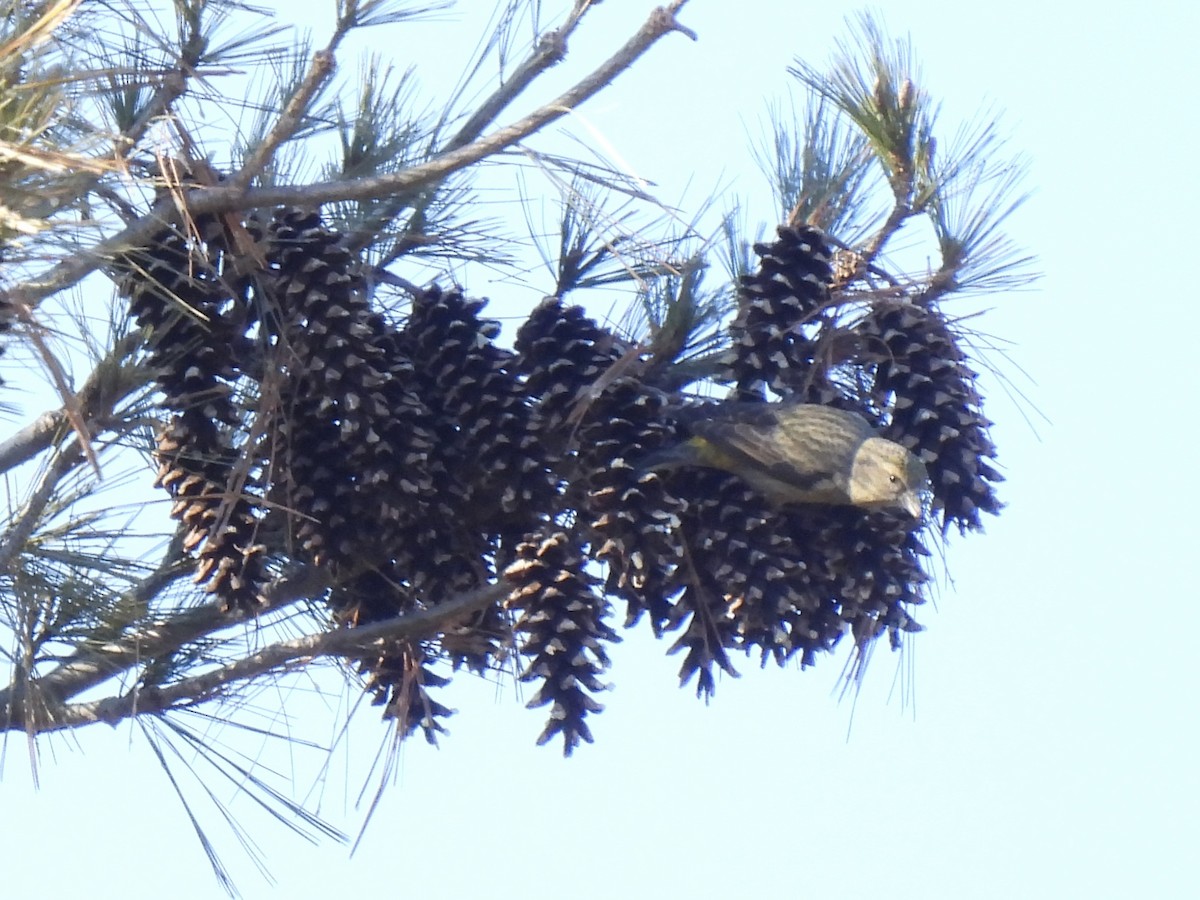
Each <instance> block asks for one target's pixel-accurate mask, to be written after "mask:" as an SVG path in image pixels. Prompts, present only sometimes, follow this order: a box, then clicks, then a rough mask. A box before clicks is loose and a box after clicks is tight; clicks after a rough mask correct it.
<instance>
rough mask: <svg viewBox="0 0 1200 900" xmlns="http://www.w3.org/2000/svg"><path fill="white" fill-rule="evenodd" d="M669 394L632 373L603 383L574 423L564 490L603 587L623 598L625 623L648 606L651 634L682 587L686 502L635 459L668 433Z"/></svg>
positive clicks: (664, 619) (661, 624) (665, 439)
mask: <svg viewBox="0 0 1200 900" xmlns="http://www.w3.org/2000/svg"><path fill="white" fill-rule="evenodd" d="M668 399H669V398H668V397H667V395H665V394H663V393H661V392H660V391H657V390H654V389H652V388H647V387H646V386H644V385H642V384H641V383H640V382H638V381H637V380H635V379H632V378H621V379H618V380H616V381H614V382H613V383H612V384H610V385H608V386H607V387H606V388H605V389H604V391H603V392H602V393H601V394H600V395H599V396H598V397H596V398H595V400H594V401H593V402H592V403H591V404H590V406H589V407H588V410H587V414H586V417H585V418H584V420H583V421H582V422H581V423H580V424H579V427H578V444H579V457H578V462H579V478H578V480H577V482H576V484H574V485H572V486H571V488H569V489H568V493H569V496H570V498H571V502H572V505H573V506H575V507H576V508H578V509H579V511H580V516H581V517H584V519H585V522H586V523H587V525H588V529H587V532H586V533H587V539H588V542H589V543H590V544H591V547H592V549H591V556H592V558H593V559H595V560H597V561H600V562H603V563H605V564H606V565H607V578H606V580H605V585H604V589H605V593H606V594H608V595H610V596H614V597H620V598H622V599H623V600H625V602H626V604H627V609H626V625H632V624H633V623H634V622H636V621H637V620H638V619H639V618H640V617H641V616H642V614H643V613H648V614H649V617H650V625H651V627H652V628H653V629H654V631H655V633H661V632H662V630H663V628H664V626H665V625H666V624H667V623H668V622H669V621H671V620H673V618H674V614H673V612H672V595H674V594H677V593H678V592H679V591H680V589H681V588H682V583H681V582H680V581H679V578H678V573H679V565H680V561H681V558H682V548H681V545H680V543H679V536H678V533H677V531H678V527H679V517H680V514H681V513H682V511H683V509H684V508H685V507H686V505H687V504H686V503H684V502H683V501H681V500H679V499H677V498H676V497H673V496H671V494H670V493H668V492H667V490H666V489H665V488H664V486H663V482H662V480H661V479H660V478H659V477H657V476H656V475H653V474H651V473H648V472H646V471H644V470H642V469H641V468H640V467H639V460H640V459H641V458H643V457H645V456H646V455H647V453H649V452H651V451H654V450H658V449H659V448H661V447H662V446H664V445H665V444H666V443H667V442H668V441H670V440H673V435H672V433H671V429H670V426H669V423H668V421H667V418H666V407H667V403H668ZM581 492H586V493H582V496H581V495H580V494H581Z"/></svg>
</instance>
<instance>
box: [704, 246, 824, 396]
mask: <svg viewBox="0 0 1200 900" xmlns="http://www.w3.org/2000/svg"><path fill="white" fill-rule="evenodd" d="M778 234H779V239H778V240H776V241H775V242H774V243H771V244H755V245H754V251H755V253H757V254H758V255H759V256H760V257H761V261H760V263H759V268H758V271H757V272H755V273H753V274H751V275H744V276H742V279H741V284H740V285H739V287H738V314H737V316H736V318H735V319H734V320H733V322H732V323H731V324H730V326H729V333H730V339H731V342H732V345H733V346H732V348H731V349H730V350H729V351H728V353H727V354H726V357H725V359H724V365H725V369H726V372H725V375H724V379H725V380H728V381H732V382H733V383H734V384H735V386H736V388H737V391H738V395H739V396H741V397H743V398H751V397H762V396H763V391H764V389H766V388H769V389H770V390H772V391H774V392H776V393H779V394H791V393H795V392H797V391H800V390H801V389H802V388H803V386H804V385H805V384H807V383H808V382H809V381H811V378H812V375H811V370H812V369H813V368H814V366H815V365H816V354H817V339H816V338H817V335H816V331H817V326H818V325H819V324H820V316H821V313H822V312H823V311H824V310H825V309H826V308H827V307H828V306H829V283H830V278H831V277H832V276H831V269H830V253H829V247H828V245H827V244H826V243H825V238H824V236H823V235H822V234H821V232H820V231H819V230H818V229H816V228H813V227H811V226H807V225H799V226H780V227H779V229H778ZM814 399H815V398H814Z"/></svg>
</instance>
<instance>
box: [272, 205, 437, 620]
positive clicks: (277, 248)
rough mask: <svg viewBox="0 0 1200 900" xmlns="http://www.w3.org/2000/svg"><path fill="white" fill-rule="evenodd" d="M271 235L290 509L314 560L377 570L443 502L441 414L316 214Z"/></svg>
mask: <svg viewBox="0 0 1200 900" xmlns="http://www.w3.org/2000/svg"><path fill="white" fill-rule="evenodd" d="M268 238H269V240H268V249H267V260H268V270H267V272H266V273H264V275H263V277H262V283H263V285H264V293H265V295H266V297H267V302H268V303H271V304H274V306H275V310H274V312H273V316H274V317H276V318H277V319H278V321H279V324H278V329H279V337H278V341H277V346H276V347H275V348H273V352H274V353H275V355H276V358H277V359H278V362H279V365H278V366H277V369H278V370H279V371H280V372H281V373H282V375H281V382H282V383H281V384H280V385H279V396H280V401H279V409H280V415H279V425H278V428H279V435H280V443H281V444H282V446H283V456H284V462H285V464H284V465H283V467H282V474H283V479H284V482H285V484H284V490H283V494H284V497H283V502H284V503H285V504H286V506H287V508H289V509H292V510H294V512H295V513H296V516H295V522H296V525H295V527H296V539H297V541H298V543H299V544H300V546H301V548H302V549H303V550H304V551H305V552H306V554H307V555H308V556H309V558H310V559H311V560H312V561H313V562H315V563H317V564H319V565H331V566H332V567H333V568H334V569H335V571H340V570H341V569H342V568H346V567H348V568H350V569H353V568H355V567H359V566H362V565H365V564H372V563H378V562H380V561H382V560H386V559H387V558H388V556H389V554H391V553H394V552H397V550H396V548H397V547H398V546H401V545H400V536H401V534H402V533H406V532H407V529H408V528H409V527H411V526H412V525H413V523H415V522H417V521H420V520H421V519H422V518H423V517H424V516H426V515H428V514H429V512H430V510H431V509H434V508H435V507H436V502H435V495H436V493H437V490H438V488H437V486H436V485H435V480H436V479H435V475H437V474H439V473H437V472H436V471H435V467H434V464H433V461H432V459H431V450H432V449H433V448H434V446H435V443H436V442H435V437H434V427H433V425H434V422H433V415H432V413H431V412H430V411H429V409H428V408H427V407H426V405H425V404H424V402H423V401H422V400H421V398H420V397H419V395H418V394H417V392H416V387H417V385H416V383H415V376H414V372H413V365H412V361H411V359H409V357H408V356H407V354H406V353H405V352H404V348H403V342H402V341H401V340H400V339H399V338H398V336H397V335H396V334H395V332H394V331H393V330H392V329H390V327H389V326H388V325H387V324H386V323H385V322H384V321H383V319H382V318H381V317H380V316H379V315H377V314H376V313H374V312H373V311H372V310H371V308H370V305H369V302H368V299H367V297H366V294H365V285H364V283H363V280H362V278H361V276H360V274H359V266H358V262H357V260H356V259H355V258H354V256H353V255H352V254H351V253H350V252H349V251H348V250H347V249H346V247H345V245H344V242H343V240H342V237H341V236H340V235H338V234H337V233H335V232H333V231H330V230H329V229H327V228H325V227H324V225H323V224H322V223H321V220H320V216H319V215H318V214H317V213H315V212H309V211H305V210H300V209H290V208H289V209H283V210H279V211H277V213H276V216H275V219H274V221H273V222H272V224H271V227H270V229H269V230H268ZM398 608H399V602H398V603H397V611H398ZM355 618H357V617H356V616H355Z"/></svg>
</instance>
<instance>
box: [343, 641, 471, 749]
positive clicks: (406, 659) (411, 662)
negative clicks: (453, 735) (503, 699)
mask: <svg viewBox="0 0 1200 900" xmlns="http://www.w3.org/2000/svg"><path fill="white" fill-rule="evenodd" d="M361 668H362V669H363V670H365V671H366V672H367V673H368V676H367V690H368V691H370V692H371V693H372V694H374V699H373V700H372V703H373V704H374V705H375V706H382V707H383V708H384V710H383V716H384V718H385V719H395V720H396V724H397V727H398V728H399V730H400V735H401V736H402V737H408V736H409V735H411V734H412V733H413V732H414V731H416V730H417V729H418V728H420V729H421V732H422V733H423V734H424V735H425V740H426V741H428V742H429V743H430V744H435V745H436V744H437V736H438V735H439V734H446V733H447V731H446V727H445V725H443V724H442V723H443V721H444V720H445V719H447V718H449V717H450V716H452V715H454V710H453V709H450V708H449V707H447V706H444V705H443V704H441V703H439V702H438V701H437V700H436V699H434V697H433V695H432V694H431V693H430V692H429V691H430V688H440V687H445V686H446V685H447V684H449V683H450V679H449V678H446V677H444V676H442V675H438V674H437V673H436V672H434V671H433V669H432V668H431V666H430V663H429V657H428V655H427V654H426V652H425V650H424V648H422V647H421V646H419V645H417V644H412V643H409V642H404V643H403V644H401V645H400V647H399V648H397V649H394V650H389V651H388V652H387V653H386V654H383V655H381V656H379V657H376V658H375V659H372V660H368V661H365V662H364V663H363V665H362V667H361Z"/></svg>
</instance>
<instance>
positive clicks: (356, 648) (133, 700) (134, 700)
mask: <svg viewBox="0 0 1200 900" xmlns="http://www.w3.org/2000/svg"><path fill="white" fill-rule="evenodd" d="M508 591H509V587H508V586H507V585H506V584H504V583H497V584H492V585H489V586H487V587H485V588H481V589H479V590H476V591H471V592H469V593H466V594H463V595H461V596H459V597H457V598H456V599H454V600H451V601H448V602H446V603H441V604H438V605H437V606H436V607H433V608H432V609H427V610H421V611H419V612H413V613H408V614H405V615H401V616H398V617H396V618H395V619H392V620H389V621H384V622H377V623H375V624H373V625H367V626H363V627H359V628H343V629H338V630H336V631H329V632H322V633H321V634H313V635H306V636H305V637H301V638H296V639H294V640H289V641H281V642H279V643H276V644H272V645H270V646H269V647H266V648H264V649H262V650H260V651H259V652H257V653H254V654H252V655H250V656H247V657H243V658H241V659H239V660H237V661H236V662H232V663H230V664H228V665H225V666H222V667H220V668H218V669H215V670H213V671H210V672H205V673H204V674H203V675H197V676H194V677H192V678H185V679H182V680H181V681H177V682H175V683H173V684H169V685H166V686H164V687H141V688H134V689H133V690H131V691H129V692H127V693H125V694H123V695H121V696H117V697H107V698H104V699H101V700H95V701H90V702H87V703H77V704H72V705H69V706H65V707H62V708H61V709H57V710H48V711H47V718H46V719H45V720H43V721H39V722H37V723H35V730H36V732H38V733H43V732H47V731H57V730H60V729H64V728H75V727H78V726H81V725H87V724H91V723H94V722H107V723H109V724H110V725H115V724H116V723H117V722H119V721H120V720H122V719H127V718H131V717H133V716H138V715H146V714H153V713H161V712H166V711H168V710H171V709H177V708H180V707H188V706H194V705H195V704H197V703H203V702H204V701H206V700H211V699H213V698H215V697H217V696H220V695H221V694H223V693H224V692H225V691H226V690H228V688H229V687H230V686H232V685H234V684H237V683H239V682H243V681H249V680H252V679H254V678H257V677H260V676H262V675H265V674H267V673H271V672H279V671H284V670H286V669H287V668H290V667H292V666H295V665H307V664H309V663H311V662H312V661H314V660H317V659H321V658H323V657H328V656H333V657H339V658H348V659H357V658H362V657H368V656H373V655H377V654H379V653H380V652H381V651H382V650H385V649H386V648H387V647H389V646H391V645H392V644H394V643H395V642H397V641H399V640H403V639H408V640H412V639H416V638H420V637H422V636H425V635H429V634H432V633H434V632H436V631H437V630H438V628H439V627H440V626H441V625H443V624H444V623H446V622H450V621H453V620H455V619H457V618H459V617H461V616H463V615H466V614H469V613H472V612H477V611H479V610H481V609H484V608H486V607H487V606H489V605H491V604H493V603H496V602H498V601H499V600H501V599H502V598H503V597H504V596H505V595H506V594H507V593H508ZM2 700H3V697H2V696H0V701H2ZM0 708H2V707H0ZM10 727H12V726H10Z"/></svg>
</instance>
